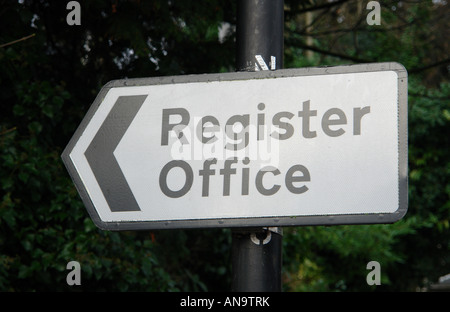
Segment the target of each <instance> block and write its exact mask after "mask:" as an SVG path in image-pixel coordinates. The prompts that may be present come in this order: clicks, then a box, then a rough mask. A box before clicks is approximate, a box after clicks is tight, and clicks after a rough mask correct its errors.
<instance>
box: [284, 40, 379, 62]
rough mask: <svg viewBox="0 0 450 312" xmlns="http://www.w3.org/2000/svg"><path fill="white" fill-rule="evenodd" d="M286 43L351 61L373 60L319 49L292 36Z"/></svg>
mask: <svg viewBox="0 0 450 312" xmlns="http://www.w3.org/2000/svg"><path fill="white" fill-rule="evenodd" d="M286 44H287V45H292V46H295V47H297V48H301V49H305V50H310V51H314V52H317V53H321V54H325V55H329V56H333V57H337V58H340V59H343V60H349V61H352V62H356V63H370V62H373V61H371V60H366V59H361V58H358V57H354V56H351V55H346V54H341V53H337V52H333V51H328V50H322V49H319V48H317V47H313V46H308V45H306V44H303V43H301V42H298V41H297V40H295V39H292V38H291V39H286Z"/></svg>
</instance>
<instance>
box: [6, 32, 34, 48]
mask: <svg viewBox="0 0 450 312" xmlns="http://www.w3.org/2000/svg"><path fill="white" fill-rule="evenodd" d="M34 36H36V34H31V35H29V36H26V37H23V38H20V39H17V40H14V41H11V42H7V43H4V44H0V48H4V47H7V46H10V45H13V44H15V43H18V42H21V41H25V40H27V39H30V38H32V37H34Z"/></svg>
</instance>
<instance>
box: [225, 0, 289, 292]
mask: <svg viewBox="0 0 450 312" xmlns="http://www.w3.org/2000/svg"><path fill="white" fill-rule="evenodd" d="M237 11H238V12H237V29H236V31H237V42H236V44H237V49H236V69H237V70H238V71H255V70H275V69H281V68H282V67H283V49H284V45H283V29H284V0H238V7H237ZM281 246H282V229H281V228H278V227H273V228H272V227H269V228H252V229H234V230H233V243H232V270H233V278H232V290H233V291H241V292H278V291H281V252H282V248H281Z"/></svg>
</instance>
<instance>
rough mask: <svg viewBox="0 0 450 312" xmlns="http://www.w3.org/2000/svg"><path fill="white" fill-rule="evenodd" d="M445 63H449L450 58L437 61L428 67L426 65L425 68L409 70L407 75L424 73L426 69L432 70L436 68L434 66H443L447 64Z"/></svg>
mask: <svg viewBox="0 0 450 312" xmlns="http://www.w3.org/2000/svg"><path fill="white" fill-rule="evenodd" d="M447 63H450V58H446V59H444V60H440V61H438V62H436V63H433V64H429V65H426V66H423V67H416V68H411V69H410V70H409V71H408V73H410V74H416V73H420V72H422V71H425V70H427V69H430V68H433V67H436V66H440V65H444V64H447Z"/></svg>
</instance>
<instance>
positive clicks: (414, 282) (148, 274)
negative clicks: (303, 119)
mask: <svg viewBox="0 0 450 312" xmlns="http://www.w3.org/2000/svg"><path fill="white" fill-rule="evenodd" d="M367 2H368V1H356V0H347V1H345V0H340V1H334V2H328V1H322V0H317V1H314V0H310V1H294V0H285V31H284V44H285V47H284V59H285V61H284V67H285V68H296V67H305V66H322V65H338V64H352V63H365V62H384V61H394V62H399V63H401V64H403V65H404V66H405V67H406V69H407V70H408V74H409V77H408V80H409V98H408V102H409V103H408V105H409V115H408V120H409V209H408V213H407V214H406V216H405V217H404V218H403V219H402V220H400V221H399V222H397V223H395V224H391V225H367V226H366V225H359V226H331V227H325V226H316V227H298V228H285V229H284V237H283V273H282V278H283V290H284V291H418V290H429V289H430V285H431V284H433V283H436V282H437V280H438V278H439V276H442V275H445V274H447V273H450V266H449V261H450V257H449V256H450V253H449V250H450V240H449V237H450V234H449V233H450V231H449V227H450V220H449V219H450V213H449V212H450V200H449V195H450V184H449V181H450V179H449V176H450V165H449V133H450V132H449V121H450V105H449V102H450V101H449V100H450V84H449V66H450V60H449V56H448V51H449V47H448V45H449V42H450V40H449V29H450V27H449V20H450V18H449V17H450V13H449V8H448V3H447V1H444V0H434V1H432V0H429V1H419V0H416V1H415V0H409V1H379V2H380V4H381V25H368V23H367V21H366V18H367V14H368V13H370V12H371V11H370V10H367V9H366V4H367ZM67 3H68V1H50V0H22V1H13V0H8V1H0V291H103V290H107V291H227V290H229V289H230V283H231V255H230V251H231V232H230V230H229V229H209V230H170V231H153V232H147V231H145V232H131V231H129V232H105V231H101V230H99V229H98V228H96V227H95V225H94V224H93V223H92V221H91V220H90V218H89V216H88V214H87V212H86V209H85V208H84V206H83V204H82V202H81V200H80V198H79V196H78V194H77V191H76V189H75V187H74V185H73V183H72V181H71V179H70V177H69V175H68V173H67V171H66V170H65V168H64V166H63V164H62V161H61V158H60V155H61V153H62V150H63V149H64V147H65V146H66V144H67V143H68V141H69V139H70V138H71V136H72V135H73V133H74V131H75V129H76V128H77V126H78V125H79V123H80V121H81V119H82V118H83V116H84V115H85V114H86V112H87V110H88V108H89V106H90V104H91V103H92V102H93V100H94V98H95V96H96V95H97V93H98V91H99V90H100V88H101V87H102V86H103V85H104V84H105V83H107V82H108V81H110V80H113V79H122V78H127V77H128V78H134V77H154V76H166V75H183V74H195V73H215V72H232V71H235V25H236V1H232V0H223V1H218V0H208V1H186V0H183V1H179V0H165V1H161V0H153V1H144V0H141V1H139V0H110V1H100V0H92V1H79V3H80V5H81V25H73V26H69V25H68V24H67V22H66V17H67V15H68V14H69V13H70V12H71V11H70V10H67V9H66V4H67ZM219 29H220V30H221V31H219ZM72 260H75V261H78V262H79V263H80V265H81V285H80V286H68V285H67V283H66V276H67V274H68V273H69V272H70V271H69V270H67V269H66V264H67V263H68V262H69V261H72ZM370 261H378V262H379V263H380V264H381V285H380V286H368V285H367V283H366V276H367V274H368V273H369V271H368V270H367V269H366V264H367V263H368V262H370Z"/></svg>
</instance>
